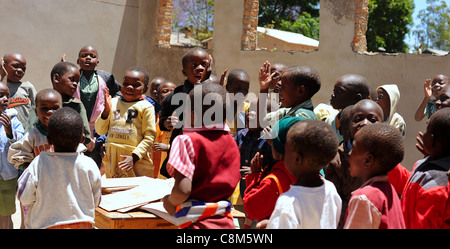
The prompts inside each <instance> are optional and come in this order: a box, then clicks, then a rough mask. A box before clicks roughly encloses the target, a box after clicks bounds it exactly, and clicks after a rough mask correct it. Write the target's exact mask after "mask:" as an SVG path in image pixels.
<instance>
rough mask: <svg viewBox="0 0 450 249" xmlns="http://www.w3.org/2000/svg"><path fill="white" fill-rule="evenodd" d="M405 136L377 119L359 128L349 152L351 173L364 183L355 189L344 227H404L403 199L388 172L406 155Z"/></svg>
mask: <svg viewBox="0 0 450 249" xmlns="http://www.w3.org/2000/svg"><path fill="white" fill-rule="evenodd" d="M403 144H404V143H403V136H402V135H401V133H400V132H399V131H398V130H397V129H396V128H395V127H393V126H391V125H388V124H382V123H376V124H371V125H367V126H364V127H362V128H361V129H360V130H359V131H358V132H356V134H355V136H354V140H353V147H352V151H351V152H350V169H349V170H350V174H351V176H352V177H360V178H361V179H362V181H363V182H364V183H363V184H362V186H361V187H360V188H359V189H357V190H355V191H354V192H353V193H352V197H351V198H350V201H349V203H348V208H347V211H346V218H345V225H344V228H345V229H404V228H405V222H404V219H403V214H402V209H401V204H400V199H399V198H398V195H397V192H396V190H395V189H394V187H393V186H392V185H391V184H390V183H389V181H388V175H387V173H388V172H389V171H391V170H392V169H394V168H395V167H396V166H397V165H398V164H399V163H400V162H401V161H402V160H403V155H404V145H403Z"/></svg>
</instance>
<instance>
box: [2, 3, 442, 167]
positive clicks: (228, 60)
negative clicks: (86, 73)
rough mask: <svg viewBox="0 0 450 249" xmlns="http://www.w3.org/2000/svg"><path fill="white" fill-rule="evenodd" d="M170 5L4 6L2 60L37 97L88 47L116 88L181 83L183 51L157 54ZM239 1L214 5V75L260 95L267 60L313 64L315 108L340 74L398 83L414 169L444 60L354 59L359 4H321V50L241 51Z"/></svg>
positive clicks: (409, 161)
mask: <svg viewBox="0 0 450 249" xmlns="http://www.w3.org/2000/svg"><path fill="white" fill-rule="evenodd" d="M167 1H170V0H77V1H73V0H39V1H32V0H15V1H12V0H3V1H0V15H1V16H2V22H1V23H0V27H1V31H2V39H1V40H0V53H1V54H5V53H7V52H14V51H16V52H20V53H22V54H24V56H25V57H26V58H27V60H28V70H27V74H26V76H25V78H24V80H29V81H31V82H32V83H34V84H35V86H36V88H37V89H38V90H40V89H43V88H45V87H51V85H50V80H49V78H50V77H49V74H50V69H51V68H52V66H53V65H54V64H55V63H56V62H58V61H59V59H60V57H61V55H62V54H63V53H66V54H67V55H68V56H67V60H68V61H72V62H75V61H76V57H77V53H78V51H79V49H80V48H81V47H82V46H84V45H86V44H92V45H94V46H96V47H97V48H98V50H99V54H100V65H99V69H104V70H106V71H110V72H112V73H114V74H115V76H116V78H117V79H118V81H119V82H121V78H122V77H123V71H124V70H125V69H126V68H127V67H129V66H132V65H140V66H144V67H146V68H147V69H148V70H149V72H150V77H156V76H162V77H166V78H167V79H169V80H172V81H174V82H175V83H177V84H181V83H182V82H183V80H184V77H183V75H182V74H181V56H182V55H183V54H184V53H185V52H186V50H187V49H184V48H161V47H158V41H157V35H156V34H157V32H158V15H161V12H160V10H161V9H160V6H162V5H163V4H166V3H167ZM244 1H245V0H227V1H225V0H217V1H215V15H214V41H213V48H212V49H210V50H209V51H210V53H212V55H213V57H214V59H215V73H216V74H218V75H219V74H221V73H222V72H223V71H224V70H225V68H229V69H230V70H231V69H234V68H241V69H244V70H246V71H247V72H249V74H250V77H251V80H252V82H251V89H250V90H251V91H253V92H258V91H259V89H258V81H257V78H258V71H259V68H260V67H261V65H262V64H263V63H264V61H266V60H268V61H270V62H274V63H275V62H282V63H285V64H288V65H310V66H313V67H314V68H316V69H317V70H318V71H319V73H320V76H321V78H322V83H323V84H322V88H321V90H320V91H319V93H318V94H316V96H314V98H313V102H314V104H315V105H317V104H319V103H320V102H323V101H327V100H329V98H330V95H331V92H332V89H333V86H334V83H335V81H336V79H337V78H338V77H339V76H341V75H343V74H347V73H357V74H361V75H363V76H365V77H366V78H367V79H368V80H369V81H370V83H371V84H372V85H373V86H374V87H376V86H379V85H382V84H387V83H396V84H398V86H399V88H400V92H401V99H400V103H399V106H398V110H397V111H398V112H399V113H400V114H401V115H402V116H403V117H404V118H405V120H406V123H407V131H406V134H407V135H406V158H405V160H404V162H403V163H404V165H405V166H406V167H407V168H411V167H412V165H413V163H414V162H415V161H416V160H417V159H419V158H421V155H420V154H419V153H418V152H417V150H416V149H415V137H416V135H417V132H418V131H420V130H424V129H425V127H426V121H425V120H424V121H422V122H416V121H414V113H415V111H416V108H417V107H418V105H419V104H420V101H421V100H422V98H423V83H424V81H425V79H426V78H430V77H432V76H434V75H436V74H438V73H444V74H450V67H449V65H450V57H449V56H445V57H439V56H433V55H414V54H400V55H385V54H375V55H370V54H364V53H356V52H354V51H353V48H352V42H353V40H354V37H355V12H356V7H355V6H356V4H355V3H358V4H359V3H360V2H361V0H355V1H350V0H349V1H338V0H321V3H320V6H321V9H320V46H319V50H318V51H314V52H301V51H297V52H283V51H276V52H270V51H247V50H245V51H244V50H242V49H241V48H242V40H243V39H242V38H243V16H244ZM246 1H248V0H246ZM250 2H252V3H253V2H255V1H254V0H252V1H250ZM170 6H171V3H170V4H168V5H166V6H164V8H170ZM247 11H248V10H247ZM369 18H370V17H369Z"/></svg>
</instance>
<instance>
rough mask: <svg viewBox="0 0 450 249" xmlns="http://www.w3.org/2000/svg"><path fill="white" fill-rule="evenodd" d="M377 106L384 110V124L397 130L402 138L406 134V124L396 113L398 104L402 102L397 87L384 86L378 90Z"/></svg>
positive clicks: (392, 85)
mask: <svg viewBox="0 0 450 249" xmlns="http://www.w3.org/2000/svg"><path fill="white" fill-rule="evenodd" d="M377 93H378V97H377V101H376V102H377V104H378V105H380V107H381V109H383V115H384V121H383V122H384V123H386V124H390V125H392V126H394V127H395V128H397V129H398V130H399V131H400V133H401V134H402V136H403V137H404V136H405V133H406V123H405V120H403V117H402V116H401V115H400V114H398V113H397V112H396V109H397V104H398V102H399V101H400V91H399V90H398V87H397V85H395V84H389V85H382V86H380V87H378V88H377Z"/></svg>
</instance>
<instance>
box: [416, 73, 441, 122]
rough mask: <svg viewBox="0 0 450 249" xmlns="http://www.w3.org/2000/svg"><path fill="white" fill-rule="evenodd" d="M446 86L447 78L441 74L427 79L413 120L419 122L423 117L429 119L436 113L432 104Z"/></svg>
mask: <svg viewBox="0 0 450 249" xmlns="http://www.w3.org/2000/svg"><path fill="white" fill-rule="evenodd" d="M447 84H448V77H447V76H446V75H443V74H438V75H436V76H434V77H433V79H427V80H426V81H425V84H424V86H423V88H424V97H423V100H422V103H420V106H419V107H418V108H417V111H416V113H415V115H414V119H415V120H416V121H417V122H419V121H421V120H422V119H423V118H424V117H425V116H426V117H427V118H428V119H429V118H430V117H431V115H433V113H435V112H436V108H435V105H434V103H435V102H436V99H435V98H437V96H438V95H439V92H440V91H441V89H442V88H443V87H444V86H445V85H447Z"/></svg>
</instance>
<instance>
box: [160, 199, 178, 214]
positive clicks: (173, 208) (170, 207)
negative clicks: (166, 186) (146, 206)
mask: <svg viewBox="0 0 450 249" xmlns="http://www.w3.org/2000/svg"><path fill="white" fill-rule="evenodd" d="M169 196H170V195H166V196H164V197H163V198H162V202H163V206H164V209H165V210H166V211H167V213H169V214H170V215H172V216H173V215H174V214H175V211H176V209H177V206H174V205H172V203H170V201H169Z"/></svg>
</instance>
